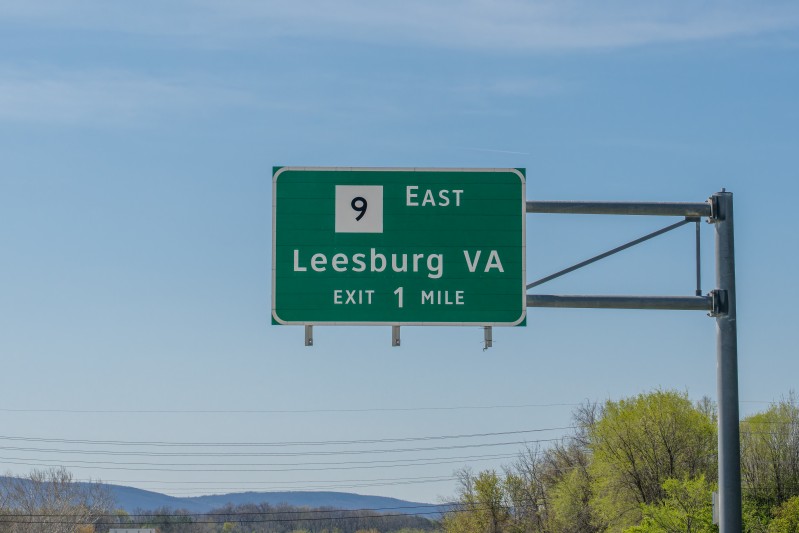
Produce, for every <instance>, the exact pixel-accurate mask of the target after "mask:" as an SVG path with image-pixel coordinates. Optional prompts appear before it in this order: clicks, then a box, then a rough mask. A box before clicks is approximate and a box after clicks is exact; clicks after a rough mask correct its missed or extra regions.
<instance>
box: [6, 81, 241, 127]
mask: <svg viewBox="0 0 799 533" xmlns="http://www.w3.org/2000/svg"><path fill="white" fill-rule="evenodd" d="M245 99H246V97H245V96H243V95H241V94H238V93H234V92H230V91H227V90H223V89H216V88H202V87H198V86H197V85H196V84H193V83H188V82H181V81H177V80H166V79H158V78H153V77H146V76H142V75H138V74H133V73H127V72H120V71H107V70H93V71H83V72H74V71H70V72H57V71H53V70H52V69H20V68H0V121H4V122H9V121H14V122H17V121H19V122H45V123H65V124H73V123H81V124H94V125H115V126H118V125H140V124H144V123H146V122H148V121H151V120H158V119H160V118H163V117H164V116H167V117H174V116H175V115H176V114H180V113H183V112H187V111H191V110H196V109H197V108H198V107H200V106H208V105H209V104H210V105H214V104H216V105H225V104H231V103H238V102H241V101H243V100H245Z"/></svg>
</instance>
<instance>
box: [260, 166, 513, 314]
mask: <svg viewBox="0 0 799 533" xmlns="http://www.w3.org/2000/svg"><path fill="white" fill-rule="evenodd" d="M272 202H273V204H272V228H273V235H272V320H273V323H275V324H352V325H356V324H360V325H481V326H516V325H523V324H524V323H525V316H526V310H527V307H526V300H525V299H526V296H525V295H526V289H525V279H526V278H525V236H524V233H525V231H524V227H525V173H524V169H490V168H489V169H481V168H477V169H438V168H432V169H426V168H418V169H417V168H308V167H275V169H274V173H273V178H272Z"/></svg>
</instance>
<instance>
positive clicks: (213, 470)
mask: <svg viewBox="0 0 799 533" xmlns="http://www.w3.org/2000/svg"><path fill="white" fill-rule="evenodd" d="M517 455H518V454H513V455H510V454H508V456H509V457H516V456H517ZM5 462H6V463H7V464H13V465H20V466H34V467H35V466H53V465H43V464H41V463H31V462H19V461H16V462H15V461H5ZM461 462H462V461H461V460H455V461H423V462H414V463H401V464H380V465H368V466H331V467H322V468H320V467H313V468H282V469H281V468H209V469H200V468H130V467H122V466H94V465H92V466H84V465H75V464H67V463H63V464H59V466H63V467H65V468H77V469H91V470H118V471H126V472H204V473H211V472H307V471H312V472H318V471H330V470H362V469H376V468H400V467H409V466H431V465H441V464H452V463H461Z"/></svg>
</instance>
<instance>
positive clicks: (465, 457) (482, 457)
mask: <svg viewBox="0 0 799 533" xmlns="http://www.w3.org/2000/svg"><path fill="white" fill-rule="evenodd" d="M518 455H519V453H518V452H516V453H511V454H507V453H506V454H484V455H461V456H453V457H424V458H422V457H419V458H415V459H379V460H371V461H334V462H329V461H328V462H318V461H317V462H313V461H312V462H302V463H148V462H143V461H84V460H80V459H70V461H71V462H72V463H79V464H83V465H115V466H240V467H244V466H312V465H313V466H328V465H362V464H382V463H387V464H394V463H400V464H408V465H409V466H413V465H415V464H417V463H419V462H420V461H445V462H449V461H450V460H455V461H456V462H458V461H463V460H489V459H508V458H512V457H517V456H518ZM31 460H32V459H30V458H28V457H0V461H8V462H11V461H31ZM38 460H39V461H43V462H48V463H55V466H58V465H59V464H61V461H59V460H57V459H38ZM423 464H429V463H426V462H425V463H423ZM45 466H46V465H45Z"/></svg>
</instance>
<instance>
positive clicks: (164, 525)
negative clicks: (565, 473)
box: [115, 503, 438, 533]
mask: <svg viewBox="0 0 799 533" xmlns="http://www.w3.org/2000/svg"><path fill="white" fill-rule="evenodd" d="M400 511H401V510H386V512H380V513H378V512H375V511H369V510H342V509H333V508H329V507H321V508H309V507H294V506H291V505H270V504H268V503H262V504H244V505H236V506H234V505H227V506H224V507H221V508H218V509H214V510H213V511H211V512H209V513H206V514H189V513H187V512H185V511H171V510H169V509H160V510H155V511H136V514H134V515H132V516H129V517H119V520H118V522H119V523H122V524H123V525H122V526H121V527H125V526H124V523H125V522H127V523H129V524H135V526H136V527H150V528H156V529H157V530H158V531H159V533H220V532H224V533H426V532H429V531H431V530H434V529H437V527H438V523H437V522H435V521H433V520H430V519H428V518H425V517H424V516H415V515H411V514H403V513H402V512H400ZM418 512H419V513H427V512H428V510H426V509H420V510H419V511H418ZM115 527H120V526H115Z"/></svg>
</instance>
